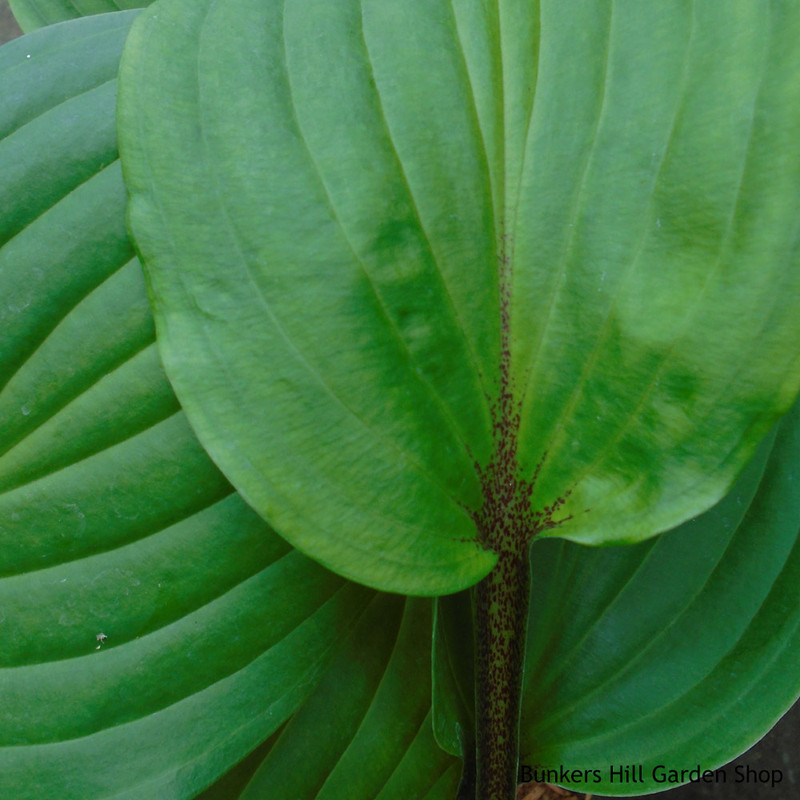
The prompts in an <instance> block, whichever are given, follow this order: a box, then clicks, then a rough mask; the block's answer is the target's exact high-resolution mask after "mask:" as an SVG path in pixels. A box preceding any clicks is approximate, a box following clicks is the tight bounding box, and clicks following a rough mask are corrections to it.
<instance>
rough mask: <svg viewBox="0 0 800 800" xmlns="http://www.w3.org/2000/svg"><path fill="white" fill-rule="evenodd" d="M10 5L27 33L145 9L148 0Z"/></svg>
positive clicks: (27, 0) (16, 1)
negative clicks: (100, 15) (134, 9)
mask: <svg viewBox="0 0 800 800" xmlns="http://www.w3.org/2000/svg"><path fill="white" fill-rule="evenodd" d="M9 5H10V6H11V10H12V11H13V12H14V17H15V18H16V20H17V22H18V23H19V26H20V28H22V30H23V31H25V32H26V33H27V32H30V31H33V30H36V29H37V28H41V27H42V26H43V25H52V24H53V23H55V22H64V21H65V20H68V19H75V18H76V17H86V16H90V15H93V14H107V13H110V12H113V11H125V10H129V9H133V8H143V7H144V6H146V5H148V0H9Z"/></svg>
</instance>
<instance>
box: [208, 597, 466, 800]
mask: <svg viewBox="0 0 800 800" xmlns="http://www.w3.org/2000/svg"><path fill="white" fill-rule="evenodd" d="M430 637H431V603H430V601H427V600H419V599H417V600H415V599H404V598H401V597H396V596H391V595H377V596H376V598H375V600H374V601H373V603H372V604H371V606H370V608H369V609H368V610H367V611H366V613H365V614H364V616H363V617H362V619H361V620H360V621H359V625H358V627H357V628H356V629H354V631H353V633H352V634H351V636H350V638H349V640H348V642H347V643H346V645H345V646H344V647H343V648H342V649H341V650H340V652H339V654H338V655H337V657H336V659H335V660H334V661H333V662H332V663H331V666H330V668H329V669H328V671H327V672H326V674H325V677H324V678H323V679H322V681H320V683H319V685H318V686H317V688H316V689H315V690H314V692H313V693H312V694H311V696H310V697H309V698H308V700H306V702H305V703H304V705H303V706H302V707H301V708H300V710H299V711H298V712H297V713H296V714H295V715H294V716H293V717H292V719H291V720H290V721H289V722H288V723H287V724H286V726H285V727H284V729H283V730H282V731H281V732H280V735H279V736H278V737H276V739H275V741H274V743H273V744H272V746H271V748H270V749H269V752H268V753H267V754H266V756H265V757H263V761H262V763H261V765H260V766H259V768H258V770H257V771H256V772H255V774H254V775H253V776H252V778H251V779H250V780H249V782H248V783H247V785H246V787H245V788H244V789H243V790H242V791H241V792H240V793H237V794H235V795H232V794H230V795H226V800H227V799H228V798H232V797H236V798H239V799H240V800H257V798H264V797H293V798H294V797H296V798H304V800H305V799H306V798H308V800H312V798H314V799H317V800H323V798H325V800H338V798H342V799H343V800H395V798H396V800H406V798H419V800H439V799H441V800H452V798H453V797H455V792H456V789H457V786H458V780H459V774H460V766H459V763H458V762H457V760H456V759H454V758H452V757H450V756H448V755H446V754H445V753H443V752H442V751H441V750H439V748H438V747H437V746H436V743H435V741H434V738H433V731H432V727H431V684H430V660H429V659H430ZM200 800H205V798H200Z"/></svg>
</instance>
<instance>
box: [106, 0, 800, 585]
mask: <svg viewBox="0 0 800 800" xmlns="http://www.w3.org/2000/svg"><path fill="white" fill-rule="evenodd" d="M321 32H324V35H323V34H322V33H321ZM799 41H800V4H797V3H793V2H790V3H778V2H768V0H764V1H763V2H751V0H739V1H738V2H733V3H729V4H726V5H725V6H724V7H722V6H721V5H719V4H713V3H707V4H690V3H686V2H678V0H674V1H672V2H664V3H599V2H598V3H581V4H570V5H569V7H567V6H566V5H565V4H564V3H562V2H556V1H555V0H542V2H541V3H530V2H524V3H523V2H517V1H516V0H497V2H491V3H482V2H473V1H472V0H456V2H452V3H451V2H449V0H434V1H433V2H432V1H431V0H410V1H409V2H404V3H402V4H397V3H386V2H383V0H362V2H356V1H355V0H346V2H340V3H329V2H323V1H322V0H295V1H294V2H285V3H281V2H279V3H255V4H254V3H249V2H244V0H230V2H225V3H211V2H209V0H162V2H159V3H158V5H157V6H154V7H152V8H150V9H149V10H148V11H147V12H145V13H144V15H143V17H142V19H140V20H139V21H138V23H137V25H136V26H135V27H134V30H133V33H132V36H131V39H130V40H129V43H128V46H127V48H126V57H125V59H124V61H123V68H122V75H121V86H122V90H121V106H120V109H121V114H120V122H121V140H120V141H121V151H122V157H123V166H124V170H125V174H126V182H127V184H128V187H129V190H130V193H131V206H130V221H131V225H132V230H133V234H134V236H135V238H136V240H137V246H138V247H139V248H140V250H141V253H142V255H143V258H144V263H145V268H146V272H147V275H148V280H149V284H150V289H151V292H152V294H153V297H154V302H155V317H156V324H157V327H158V331H159V341H160V347H161V348H162V354H163V357H164V360H165V365H166V369H167V372H168V374H169V375H170V378H171V380H172V382H173V384H174V386H175V387H176V391H177V394H178V396H179V398H180V400H181V403H182V404H183V406H184V407H185V409H186V413H187V414H188V416H189V418H190V419H191V421H192V425H193V427H194V429H195V430H196V431H197V433H198V436H199V438H200V440H201V441H202V443H203V445H204V447H205V448H206V449H207V450H208V452H209V453H210V454H211V456H212V457H213V458H214V460H215V461H216V463H217V464H218V465H219V466H220V467H221V469H222V470H223V472H225V474H226V475H227V476H228V477H229V479H230V480H231V481H232V482H233V483H234V485H235V486H236V487H237V489H238V490H239V491H240V492H241V493H242V494H243V496H244V497H245V498H246V499H247V500H248V502H249V503H250V504H251V505H253V507H254V508H256V509H257V510H258V511H259V512H260V513H261V514H262V515H263V516H264V517H265V518H266V519H268V520H270V522H271V523H272V524H274V525H275V527H276V529H277V530H278V531H279V532H280V533H281V534H282V535H283V536H285V537H286V538H287V539H288V540H289V541H291V542H292V543H293V544H295V545H296V546H297V547H299V548H300V549H301V550H304V551H306V552H308V553H310V554H312V555H313V556H314V557H315V558H317V559H319V560H320V561H321V562H322V563H324V564H326V565H327V566H329V567H331V568H332V569H334V570H335V571H337V572H339V573H341V574H343V575H345V576H347V577H351V578H354V579H356V580H358V581H361V582H364V583H367V584H369V585H373V586H376V587H379V588H383V589H389V590H392V591H403V592H410V593H421V594H443V593H448V592H453V591H456V590H458V589H461V588H464V587H466V586H469V585H470V584H473V583H475V582H476V581H478V580H479V579H480V578H481V577H483V576H484V575H485V574H486V573H487V572H488V571H489V570H490V568H491V567H492V565H493V563H494V561H495V556H494V553H493V552H492V550H497V549H498V548H499V547H502V546H504V545H503V544H502V543H499V542H498V541H496V540H495V538H493V537H495V536H496V535H497V529H498V527H500V528H502V525H501V524H500V522H499V520H503V519H507V514H508V513H511V515H512V517H513V519H514V520H515V521H514V524H513V525H512V526H511V527H512V528H513V530H512V531H511V534H510V535H511V536H512V537H516V539H522V538H525V537H527V536H529V535H530V533H531V532H538V533H539V534H540V535H552V536H562V537H565V538H568V539H572V540H576V541H584V542H590V543H595V544H597V543H617V542H633V541H637V540H641V539H646V538H648V537H650V536H652V535H653V534H655V533H657V532H660V531H663V530H666V529H669V528H671V527H673V526H675V525H677V524H678V523H680V522H682V521H684V520H685V519H688V518H690V517H692V516H695V515H697V514H698V513H700V512H701V511H703V510H705V509H706V508H708V507H709V506H711V505H712V504H713V503H714V502H716V501H717V500H718V499H719V498H720V497H721V496H722V495H723V494H724V493H725V491H726V490H727V489H728V488H729V486H730V485H731V484H732V482H733V480H734V479H735V478H736V476H737V475H738V474H739V472H740V471H741V469H742V467H743V466H744V464H745V463H746V461H747V460H748V459H749V458H750V457H751V456H752V454H753V452H754V450H755V448H756V446H757V444H758V442H759V441H760V440H761V439H762V437H763V436H764V435H765V434H766V432H767V431H768V430H769V428H770V427H771V426H772V424H773V423H774V422H775V421H776V419H777V418H778V416H779V415H780V414H781V413H783V412H785V411H786V410H787V409H788V408H789V406H790V404H791V402H792V399H793V397H794V395H795V393H796V390H797V386H798V353H800V348H798V341H800V330H798V326H800V317H798V315H797V313H796V308H797V302H798V296H799V295H800V270H798V268H797V267H798V264H797V252H796V251H797V242H798V219H800V215H798V204H799V203H798V201H799V200H800V190H798V186H800V148H798V146H797V142H798V141H800V83H799V82H798V81H797V79H796V75H797V74H798V71H799V70H800V46H798V44H797V43H798V42H799ZM198 187H202V188H201V189H198ZM276 453H277V454H279V457H276ZM510 509H511V510H512V511H509V510H510ZM513 546H514V547H516V546H519V544H518V542H516V541H515V543H514V545H513Z"/></svg>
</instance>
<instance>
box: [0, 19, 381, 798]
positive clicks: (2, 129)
mask: <svg viewBox="0 0 800 800" xmlns="http://www.w3.org/2000/svg"><path fill="white" fill-rule="evenodd" d="M134 16H135V14H133V13H119V14H114V15H106V16H99V17H92V18H89V19H85V20H79V21H75V22H71V23H64V24H63V25H58V26H53V27H49V28H45V29H43V30H42V31H39V32H37V33H34V34H31V35H29V36H25V37H23V38H21V39H19V40H16V41H14V42H12V43H10V44H8V45H5V46H3V47H2V48H0V87H2V95H3V97H2V102H0V175H2V182H1V183H0V198H1V202H0V207H1V208H2V209H3V215H2V219H0V297H2V305H0V324H1V325H2V331H3V336H2V339H0V639H2V648H0V796H2V797H4V798H5V797H8V798H15V800H40V798H42V797H58V798H64V800H70V799H74V800H93V799H95V798H98V799H99V798H112V797H113V798H119V799H120V800H121V798H137V800H143V798H154V800H155V799H156V798H157V800H170V799H173V800H178V798H181V799H183V798H190V797H193V796H195V795H196V794H197V793H198V792H199V791H201V790H202V789H204V788H205V787H207V786H208V785H209V784H211V783H212V782H213V781H215V780H216V779H217V778H219V777H220V775H222V774H223V773H225V772H226V771H227V770H229V769H230V768H231V767H232V766H233V765H235V764H236V763H237V762H238V761H240V760H241V759H242V758H244V757H245V756H246V755H247V754H248V753H249V752H250V751H252V750H253V749H254V748H255V747H256V746H257V745H259V744H260V743H261V742H263V741H264V739H265V738H266V737H267V736H268V735H269V734H271V733H272V732H274V731H275V730H276V729H277V728H278V727H279V726H280V725H281V723H282V722H284V720H286V719H287V718H288V717H289V716H290V715H291V714H292V713H293V712H294V711H295V710H296V709H297V708H298V706H300V705H301V703H302V702H303V701H304V700H305V698H306V697H307V696H308V694H309V693H310V692H311V690H312V689H313V687H314V686H315V684H316V683H317V681H318V680H320V678H321V676H322V675H323V674H324V671H325V669H326V668H327V666H328V663H329V662H330V660H331V659H332V658H333V657H334V656H335V655H336V653H337V651H338V650H339V648H340V647H341V646H342V641H343V639H344V638H346V636H347V634H348V632H349V631H350V630H351V629H352V628H353V626H354V625H356V623H357V622H358V620H359V619H361V618H362V616H363V615H364V614H365V613H367V609H368V607H371V606H370V603H373V597H374V593H373V592H371V591H369V590H367V589H365V588H363V587H360V586H356V585H354V584H348V583H346V582H345V581H344V580H343V579H342V578H340V577H338V576H336V575H333V574H332V573H330V572H327V571H326V570H324V569H323V568H322V567H320V566H319V565H317V564H315V563H314V562H312V561H309V560H308V559H306V558H305V557H304V556H302V555H300V554H299V553H297V552H296V551H292V550H291V548H290V547H289V546H288V545H287V544H286V542H285V541H284V540H283V539H281V538H279V537H278V536H277V535H276V534H275V533H274V532H273V531H272V530H271V529H270V528H269V527H268V526H267V525H266V524H265V523H264V522H263V520H261V518H260V517H259V516H258V515H257V514H255V513H254V512H253V511H252V510H251V509H250V508H249V507H247V506H246V505H245V503H244V502H243V501H242V500H241V499H240V498H239V497H238V495H236V494H235V493H234V491H233V489H232V487H231V486H230V485H229V484H228V483H227V481H226V480H225V479H224V477H223V476H222V475H221V474H220V472H219V471H218V470H217V468H216V467H215V466H214V465H213V464H212V462H211V461H210V460H209V458H208V457H207V456H206V454H205V452H204V451H203V450H202V448H201V447H200V445H199V444H198V442H197V440H196V439H195V437H194V435H193V434H192V433H191V431H190V429H189V426H188V424H187V422H186V419H185V417H184V415H183V414H182V413H181V412H180V410H179V407H178V404H177V401H176V399H175V397H174V395H173V394H172V392H171V390H170V387H169V384H168V382H167V380H166V377H165V375H164V373H163V371H162V369H161V366H160V363H159V360H158V356H157V353H156V348H155V332H154V327H153V321H152V317H151V315H150V311H149V306H148V302H147V297H146V293H145V286H144V280H143V276H142V274H141V269H140V267H139V264H138V262H137V261H136V259H135V258H134V255H133V251H132V248H131V244H130V242H129V239H128V237H127V234H126V230H125V218H124V209H125V191H124V186H123V184H122V180H121V175H120V169H119V163H118V161H117V160H116V147H115V132H114V105H115V90H116V85H115V83H116V82H115V76H116V71H117V65H118V60H119V55H120V52H121V49H122V43H123V41H124V38H125V36H126V34H127V32H128V29H129V26H130V24H131V22H132V20H133V18H134ZM375 602H377V601H375ZM373 604H374V603H373Z"/></svg>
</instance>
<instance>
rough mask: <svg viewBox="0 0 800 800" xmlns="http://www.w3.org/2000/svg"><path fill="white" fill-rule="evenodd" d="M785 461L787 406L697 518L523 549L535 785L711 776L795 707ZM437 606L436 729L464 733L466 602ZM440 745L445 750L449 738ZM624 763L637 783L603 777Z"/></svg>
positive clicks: (796, 649)
mask: <svg viewBox="0 0 800 800" xmlns="http://www.w3.org/2000/svg"><path fill="white" fill-rule="evenodd" d="M798 463H800V403H798V404H795V407H794V408H793V410H792V411H791V412H790V414H789V415H788V416H787V417H786V418H784V420H783V421H782V422H781V423H780V425H779V426H778V428H777V430H776V431H774V432H773V433H771V434H770V435H769V436H768V437H767V438H766V439H765V441H764V442H763V443H762V445H761V447H760V449H759V451H758V453H757V454H756V457H755V458H754V459H753V461H752V462H751V463H750V464H749V465H748V467H747V469H746V470H745V471H744V473H743V474H742V476H741V477H740V478H739V480H738V481H737V483H736V485H735V486H734V488H733V490H732V491H731V492H730V493H729V494H728V495H727V496H726V497H725V498H724V499H723V500H722V501H721V502H720V503H719V504H717V505H716V506H715V507H714V508H712V509H711V510H709V511H708V512H706V513H705V514H703V515H702V516H700V517H698V518H696V519H694V520H692V521H690V522H687V523H685V524H684V525H682V526H680V527H679V528H676V529H675V530H672V531H669V532H668V533H665V534H664V535H663V536H661V537H659V538H658V539H657V540H654V541H649V542H643V543H640V544H638V545H635V546H631V547H625V548H587V547H582V546H580V545H577V544H574V543H570V542H565V541H557V540H543V541H541V542H538V543H537V544H535V545H534V547H533V548H532V551H531V567H532V572H533V580H532V586H531V604H530V612H529V613H530V616H529V624H528V641H527V649H526V659H525V680H524V694H523V703H522V722H521V748H520V763H521V764H524V765H527V766H529V767H531V768H533V767H536V769H537V778H536V779H537V780H542V781H549V782H554V783H560V784H564V785H569V786H572V787H574V788H580V787H582V788H583V789H584V790H586V791H589V792H592V793H601V794H603V795H620V794H636V795H638V794H641V793H643V792H651V791H661V790H664V789H667V788H670V787H671V786H672V785H674V783H673V784H667V783H664V782H663V781H662V782H658V781H657V780H655V778H654V774H653V769H654V767H655V766H657V765H659V764H660V765H663V766H664V767H665V768H666V769H668V770H677V771H678V773H680V771H681V770H688V769H691V768H693V767H695V766H697V765H698V764H699V765H700V767H701V769H714V768H717V767H719V766H721V765H723V764H725V763H727V762H728V761H730V760H731V759H733V758H734V757H736V756H737V755H739V754H740V753H742V752H744V751H745V750H746V749H747V748H749V747H750V746H751V745H752V744H754V743H755V742H756V741H758V739H759V738H761V736H763V735H764V734H765V733H766V732H767V731H768V730H769V729H770V728H771V727H772V726H773V725H774V724H775V722H776V721H777V720H778V719H779V718H780V716H781V715H782V714H783V713H785V711H786V710H787V709H788V708H789V707H790V706H791V705H792V704H793V703H794V702H795V701H796V699H797V697H798V695H800V679H799V678H798V674H797V670H796V669H795V668H794V665H795V664H796V663H797V661H798V659H800V637H799V636H798V629H800V588H798V587H800V581H799V580H798V571H800V535H799V534H798V531H800V494H799V493H798V491H797V486H796V470H797V464H798ZM444 599H445V600H447V601H448V603H447V605H443V606H440V615H439V616H438V617H437V630H436V638H435V646H434V661H433V663H434V687H435V691H434V712H435V719H434V728H435V730H437V733H438V732H439V731H443V732H445V733H446V732H452V731H453V730H454V729H455V727H456V726H457V725H462V724H464V723H463V720H464V719H465V716H464V708H465V707H468V706H469V704H470V700H471V698H469V697H468V696H467V699H465V696H466V695H467V691H468V689H467V690H465V687H468V680H469V676H470V675H471V674H472V666H471V659H470V658H469V657H468V656H466V655H465V654H464V653H463V641H464V640H468V639H469V633H470V630H471V624H470V622H469V620H468V619H466V620H465V619H464V615H465V609H466V610H468V608H469V605H468V603H469V598H468V595H467V596H464V597H461V598H459V597H453V598H444ZM442 611H443V612H444V613H441V612H442ZM456 629H457V630H459V632H460V635H461V639H460V640H459V639H457V638H456V637H454V636H452V635H450V632H451V631H452V630H456ZM437 689H438V692H439V695H440V696H439V698H438V702H437V692H436V690H437ZM439 742H440V744H442V746H443V747H446V749H449V750H450V751H451V752H458V751H457V749H454V747H453V737H452V736H451V738H450V739H449V740H448V739H447V738H443V737H441V736H440V738H439ZM455 744H456V745H457V744H458V742H457V741H456V742H455ZM466 750H467V752H469V747H467V748H466ZM631 764H636V765H641V766H642V775H643V777H644V781H643V782H642V783H632V782H625V781H621V780H620V778H619V773H617V779H616V781H611V780H610V772H609V770H610V768H611V767H612V766H613V767H615V768H617V769H619V767H620V766H621V765H622V766H624V765H631ZM562 766H563V767H564V768H565V769H567V770H573V769H577V770H588V771H589V774H588V776H587V777H588V780H584V781H572V782H571V783H570V782H566V783H565V781H564V780H563V777H562V778H560V777H559V775H563V773H559V769H560V767H562ZM547 769H551V770H555V772H553V773H550V774H549V775H547V774H546V773H544V770H547ZM592 770H596V771H597V772H596V774H595V773H593V772H592ZM685 780H686V778H684V781H682V782H685Z"/></svg>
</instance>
